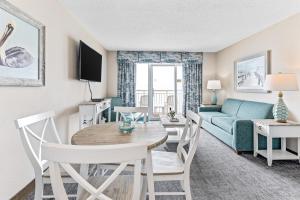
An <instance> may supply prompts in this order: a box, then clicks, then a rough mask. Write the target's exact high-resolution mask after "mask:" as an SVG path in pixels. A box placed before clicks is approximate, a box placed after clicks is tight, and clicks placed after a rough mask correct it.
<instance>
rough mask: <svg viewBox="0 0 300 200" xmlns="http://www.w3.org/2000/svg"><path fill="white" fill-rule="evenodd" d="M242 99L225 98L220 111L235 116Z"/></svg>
mask: <svg viewBox="0 0 300 200" xmlns="http://www.w3.org/2000/svg"><path fill="white" fill-rule="evenodd" d="M242 102H243V101H242V100H239V99H230V98H228V99H226V100H225V101H224V103H223V105H222V110H221V112H222V113H226V114H229V115H232V116H235V115H236V114H237V112H238V110H239V108H240V105H241V104H242Z"/></svg>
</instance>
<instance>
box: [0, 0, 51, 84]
mask: <svg viewBox="0 0 300 200" xmlns="http://www.w3.org/2000/svg"><path fill="white" fill-rule="evenodd" d="M0 19H1V21H0V86H26V87H40V86H44V85H45V26H44V25H43V24H42V23H40V22H38V21H37V20H35V19H33V18H32V17H30V16H29V15H27V14H26V13H24V12H23V11H21V10H20V9H18V8H17V7H15V6H14V5H12V4H11V3H9V2H7V1H5V0H1V1H0Z"/></svg>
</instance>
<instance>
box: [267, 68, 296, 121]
mask: <svg viewBox="0 0 300 200" xmlns="http://www.w3.org/2000/svg"><path fill="white" fill-rule="evenodd" d="M264 88H265V89H266V90H270V91H279V93H278V101H277V103H276V104H275V105H274V107H273V115H274V119H275V120H276V121H277V122H282V123H286V122H287V119H288V108H287V106H286V105H285V103H284V101H283V93H282V91H296V90H298V83H297V77H296V74H283V73H278V74H269V75H267V77H266V81H265V85H264Z"/></svg>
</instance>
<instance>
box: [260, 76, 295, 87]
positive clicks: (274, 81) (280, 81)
mask: <svg viewBox="0 0 300 200" xmlns="http://www.w3.org/2000/svg"><path fill="white" fill-rule="evenodd" d="M264 88H265V90H270V91H295V90H298V82H297V76H296V74H281V73H279V74H268V75H267V77H266V81H265V85H264Z"/></svg>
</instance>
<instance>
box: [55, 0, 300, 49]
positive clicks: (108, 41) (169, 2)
mask: <svg viewBox="0 0 300 200" xmlns="http://www.w3.org/2000/svg"><path fill="white" fill-rule="evenodd" d="M60 1H61V2H62V4H63V5H64V6H65V7H66V8H67V9H68V10H69V11H70V12H71V13H72V14H73V15H74V16H75V17H76V18H78V20H79V21H80V22H81V23H82V25H83V26H84V28H86V29H87V30H88V31H89V32H90V33H91V34H93V36H94V37H96V39H97V40H98V41H99V42H100V43H101V44H102V45H103V46H104V47H105V48H106V49H108V50H160V51H203V52H216V51H219V50H221V49H223V48H225V47H228V46H230V45H232V44H234V43H236V42H238V41H240V40H241V39H244V38H246V37H248V36H250V35H252V34H254V33H257V32H259V31H261V30H263V29H265V28H267V27H269V26H271V25H273V24H275V23H278V22H279V21H281V20H284V19H286V18H287V17H289V16H291V15H294V14H296V13H299V12H300V0H60Z"/></svg>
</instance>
